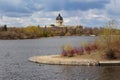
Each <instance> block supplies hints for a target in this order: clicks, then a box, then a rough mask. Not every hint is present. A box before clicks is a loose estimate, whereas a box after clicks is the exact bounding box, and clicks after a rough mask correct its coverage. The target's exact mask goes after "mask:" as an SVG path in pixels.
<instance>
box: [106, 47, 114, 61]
mask: <svg viewBox="0 0 120 80" xmlns="http://www.w3.org/2000/svg"><path fill="white" fill-rule="evenodd" d="M105 58H106V59H116V56H115V52H114V50H112V49H108V50H106V51H105Z"/></svg>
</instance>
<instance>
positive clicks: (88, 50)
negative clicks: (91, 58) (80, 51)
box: [85, 46, 91, 54]
mask: <svg viewBox="0 0 120 80" xmlns="http://www.w3.org/2000/svg"><path fill="white" fill-rule="evenodd" d="M85 51H86V52H87V53H88V54H90V53H91V49H90V47H89V46H86V47H85Z"/></svg>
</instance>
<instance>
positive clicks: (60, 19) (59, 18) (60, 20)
mask: <svg viewBox="0 0 120 80" xmlns="http://www.w3.org/2000/svg"><path fill="white" fill-rule="evenodd" d="M55 26H57V27H63V17H62V16H61V15H60V14H58V16H57V17H56V23H55Z"/></svg>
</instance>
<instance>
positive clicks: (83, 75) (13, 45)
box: [0, 37, 120, 80]
mask: <svg viewBox="0 0 120 80" xmlns="http://www.w3.org/2000/svg"><path fill="white" fill-rule="evenodd" d="M93 40H94V37H62V38H59V37H54V38H42V39H31V40H0V80H120V66H101V67H99V66H89V67H88V66H63V65H44V64H36V63H32V62H29V61H28V58H29V57H31V56H37V55H51V54H59V53H60V51H61V46H62V45H63V44H66V43H71V44H73V45H75V46H79V45H80V44H81V43H82V42H87V41H89V42H92V41H93Z"/></svg>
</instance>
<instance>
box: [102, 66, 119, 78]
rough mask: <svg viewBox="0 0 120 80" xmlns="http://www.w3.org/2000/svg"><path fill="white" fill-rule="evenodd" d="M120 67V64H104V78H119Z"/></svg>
mask: <svg viewBox="0 0 120 80" xmlns="http://www.w3.org/2000/svg"><path fill="white" fill-rule="evenodd" d="M119 74H120V67H119V66H104V67H102V69H101V74H100V76H101V78H102V80H119V79H120V75H119Z"/></svg>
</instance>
